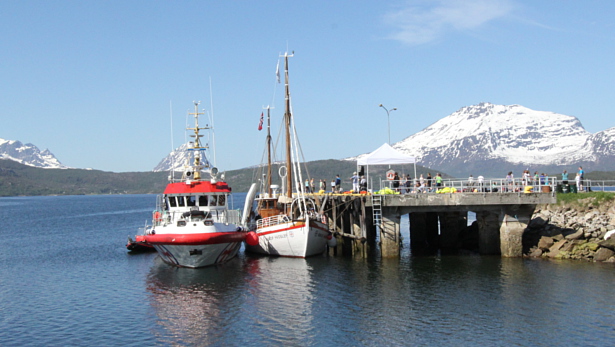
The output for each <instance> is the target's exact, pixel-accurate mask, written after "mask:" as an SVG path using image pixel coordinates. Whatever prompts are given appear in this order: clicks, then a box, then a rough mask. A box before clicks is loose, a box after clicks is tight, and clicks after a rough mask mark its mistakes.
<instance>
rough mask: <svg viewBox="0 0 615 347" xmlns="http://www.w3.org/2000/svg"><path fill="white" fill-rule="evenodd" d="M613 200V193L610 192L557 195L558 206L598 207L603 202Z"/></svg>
mask: <svg viewBox="0 0 615 347" xmlns="http://www.w3.org/2000/svg"><path fill="white" fill-rule="evenodd" d="M588 198H591V199H588ZM586 199H587V200H586ZM613 200H615V193H612V192H590V193H577V194H562V193H557V204H558V205H577V206H589V205H592V206H599V205H601V204H603V203H605V202H609V201H613Z"/></svg>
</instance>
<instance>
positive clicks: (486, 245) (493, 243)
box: [476, 211, 500, 255]
mask: <svg viewBox="0 0 615 347" xmlns="http://www.w3.org/2000/svg"><path fill="white" fill-rule="evenodd" d="M476 222H477V223H478V252H479V253H480V254H483V255H493V254H500V220H499V215H498V213H497V212H495V211H479V212H476Z"/></svg>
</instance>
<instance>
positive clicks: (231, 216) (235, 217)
mask: <svg viewBox="0 0 615 347" xmlns="http://www.w3.org/2000/svg"><path fill="white" fill-rule="evenodd" d="M225 216H226V220H225V223H229V224H239V223H241V212H240V211H238V210H227V211H226V213H225Z"/></svg>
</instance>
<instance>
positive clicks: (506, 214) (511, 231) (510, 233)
mask: <svg viewBox="0 0 615 347" xmlns="http://www.w3.org/2000/svg"><path fill="white" fill-rule="evenodd" d="M535 208H536V206H535V205H513V206H509V207H503V208H502V209H501V212H500V223H501V225H500V250H501V253H502V257H521V256H523V243H522V239H523V231H524V230H525V228H527V225H528V223H529V222H530V219H531V218H532V214H533V213H534V209H535Z"/></svg>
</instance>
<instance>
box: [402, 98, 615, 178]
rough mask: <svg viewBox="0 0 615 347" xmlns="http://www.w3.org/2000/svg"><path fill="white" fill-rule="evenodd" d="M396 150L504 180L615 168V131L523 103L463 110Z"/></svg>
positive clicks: (450, 169) (440, 166)
mask: <svg viewBox="0 0 615 347" xmlns="http://www.w3.org/2000/svg"><path fill="white" fill-rule="evenodd" d="M393 148H395V149H397V150H399V151H401V152H403V153H405V154H407V155H410V156H415V157H417V158H419V163H420V164H421V165H423V166H426V167H431V168H434V169H437V170H442V171H443V172H446V173H449V174H452V175H455V176H458V177H464V176H466V175H469V174H474V176H477V175H479V174H482V175H484V176H487V175H489V176H491V177H499V176H502V175H506V173H507V172H508V171H516V172H519V170H524V169H526V168H528V169H530V171H532V172H534V171H545V172H551V173H553V172H558V171H553V170H561V169H567V170H568V171H571V172H574V171H576V169H577V168H578V166H579V165H583V166H584V167H585V168H586V171H587V170H590V171H595V170H609V171H611V170H615V162H614V161H613V159H615V128H611V129H608V130H605V131H601V132H599V133H596V134H591V133H589V132H588V131H586V130H585V129H584V128H583V125H581V122H580V121H579V120H578V119H577V118H575V117H572V116H566V115H562V114H557V113H553V112H545V111H535V110H531V109H529V108H526V107H523V106H520V105H509V106H504V105H494V104H490V103H480V104H478V105H473V106H468V107H463V108H461V109H460V110H458V111H457V112H454V113H452V114H451V115H449V116H447V117H444V118H442V119H440V120H439V121H437V122H435V123H433V124H432V125H430V126H429V127H427V128H426V129H424V130H422V131H420V132H418V133H416V134H414V135H412V136H409V137H407V138H405V139H404V140H402V141H400V142H398V143H396V144H394V145H393ZM519 173H520V172H519Z"/></svg>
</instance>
